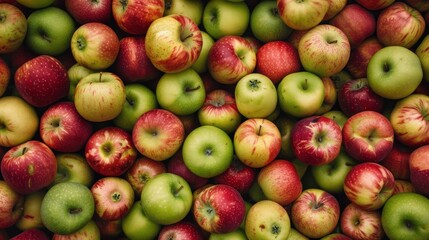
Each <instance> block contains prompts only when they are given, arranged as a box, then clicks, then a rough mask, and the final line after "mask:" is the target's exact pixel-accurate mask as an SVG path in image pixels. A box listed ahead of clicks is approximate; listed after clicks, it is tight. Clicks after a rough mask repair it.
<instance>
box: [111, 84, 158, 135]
mask: <svg viewBox="0 0 429 240" xmlns="http://www.w3.org/2000/svg"><path fill="white" fill-rule="evenodd" d="M125 94H126V98H125V103H124V106H123V107H122V110H121V112H120V113H119V115H118V116H116V117H115V118H114V119H113V121H112V122H113V124H114V125H116V126H118V127H120V128H122V129H125V130H127V131H132V129H133V127H134V124H135V123H136V121H137V119H138V118H139V117H140V116H141V115H142V114H143V113H145V112H147V111H149V110H152V109H155V108H157V107H158V101H157V100H156V95H155V92H154V91H153V90H152V89H150V88H149V87H147V86H146V85H143V84H140V83H129V84H126V85H125Z"/></svg>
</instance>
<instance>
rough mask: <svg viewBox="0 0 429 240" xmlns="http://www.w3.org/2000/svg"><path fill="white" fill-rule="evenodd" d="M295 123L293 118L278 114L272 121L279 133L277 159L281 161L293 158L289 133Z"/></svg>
mask: <svg viewBox="0 0 429 240" xmlns="http://www.w3.org/2000/svg"><path fill="white" fill-rule="evenodd" d="M296 121H297V120H296V119H295V118H292V117H290V116H286V115H284V114H280V116H278V117H277V118H276V119H275V120H274V124H275V125H276V126H277V128H278V129H279V131H280V135H281V141H282V144H281V149H280V152H279V154H278V157H279V158H283V159H294V158H295V155H294V153H293V150H292V138H291V132H292V128H293V126H294V125H295V123H296Z"/></svg>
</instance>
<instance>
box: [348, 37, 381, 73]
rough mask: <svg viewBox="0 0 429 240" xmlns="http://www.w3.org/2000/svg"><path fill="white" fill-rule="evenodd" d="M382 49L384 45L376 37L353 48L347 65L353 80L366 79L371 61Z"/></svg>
mask: <svg viewBox="0 0 429 240" xmlns="http://www.w3.org/2000/svg"><path fill="white" fill-rule="evenodd" d="M381 48H383V44H382V43H380V41H379V40H378V39H377V38H376V37H374V36H371V37H369V38H367V39H365V40H364V41H363V42H362V43H361V44H359V45H358V46H356V47H355V48H353V49H352V50H351V52H350V58H349V61H348V62H347V65H346V69H347V70H348V72H349V73H350V75H352V76H353V78H364V77H366V69H367V67H368V63H369V60H370V59H371V57H372V55H374V53H376V52H377V51H378V50H380V49H381Z"/></svg>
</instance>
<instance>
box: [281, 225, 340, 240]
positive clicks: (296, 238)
mask: <svg viewBox="0 0 429 240" xmlns="http://www.w3.org/2000/svg"><path fill="white" fill-rule="evenodd" d="M286 240H309V238H308V237H307V236H305V235H304V234H302V233H300V232H299V231H298V230H296V229H295V228H293V227H291V228H290V231H289V235H288V236H287V238H286ZM345 240H347V239H345Z"/></svg>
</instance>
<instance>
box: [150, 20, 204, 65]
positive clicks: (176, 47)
mask: <svg viewBox="0 0 429 240" xmlns="http://www.w3.org/2000/svg"><path fill="white" fill-rule="evenodd" d="M202 45H203V38H202V34H201V31H200V29H199V28H198V26H197V25H196V23H195V22H193V21H192V19H190V18H189V17H186V16H184V15H177V14H175V15H167V16H164V17H160V18H158V19H156V20H155V21H153V22H152V23H151V24H150V26H149V29H148V30H147V32H146V35H145V49H146V55H147V57H148V58H149V59H150V61H151V62H152V64H153V65H154V66H155V67H156V68H157V69H159V70H160V71H162V72H164V73H175V72H181V71H183V70H185V69H187V68H189V67H191V66H192V65H193V64H194V63H195V62H196V61H197V59H198V57H199V55H200V53H201V49H202Z"/></svg>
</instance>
